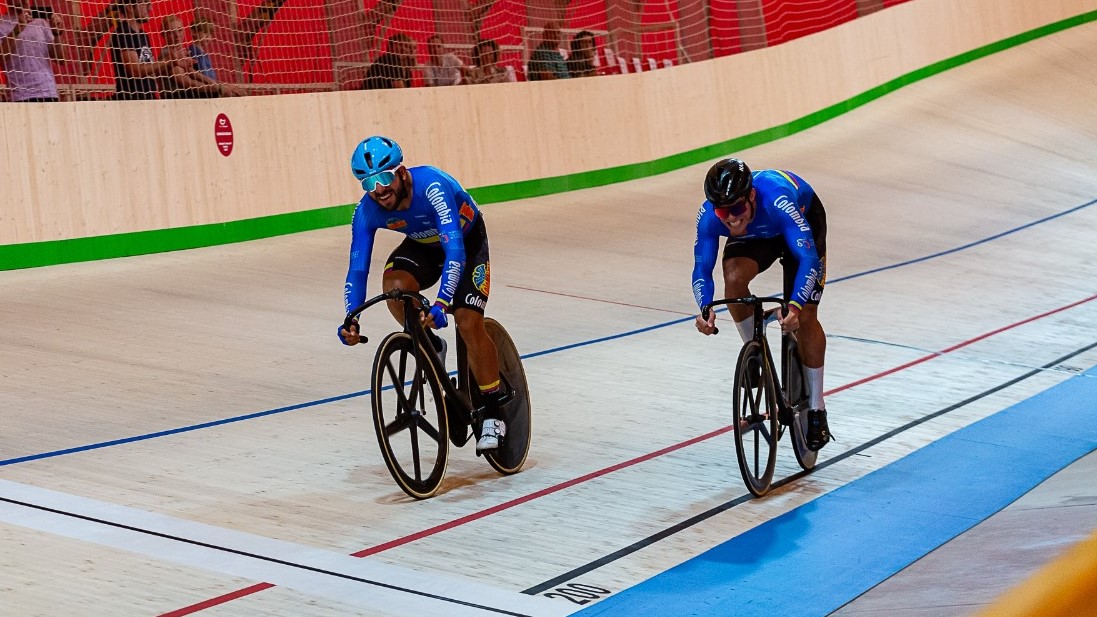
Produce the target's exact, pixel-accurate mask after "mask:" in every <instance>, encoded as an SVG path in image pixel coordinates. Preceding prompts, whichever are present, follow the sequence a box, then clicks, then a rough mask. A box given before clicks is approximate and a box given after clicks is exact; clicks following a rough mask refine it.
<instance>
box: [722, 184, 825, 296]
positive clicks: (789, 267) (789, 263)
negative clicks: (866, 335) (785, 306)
mask: <svg viewBox="0 0 1097 617" xmlns="http://www.w3.org/2000/svg"><path fill="white" fill-rule="evenodd" d="M807 222H808V226H810V227H811V236H812V239H814V241H815V250H816V251H817V252H818V253H819V268H820V269H821V270H822V272H820V273H819V278H817V279H816V280H815V287H814V289H812V290H811V295H810V296H809V300H808V304H819V299H820V298H822V296H823V286H824V285H826V282H827V213H826V210H824V209H823V202H821V201H819V196H818V195H816V196H814V197H812V200H811V207H810V208H808V211H807ZM732 257H749V258H750V259H753V260H754V261H755V262H757V263H758V271H759V272H765V270H766V268H769V267H770V266H772V265H773V262H775V261H777V260H778V259H780V260H781V265H782V267H783V268H784V294H785V297H786V298H790V297H792V285H793V284H794V283H795V282H796V270H797V269H798V268H799V267H800V260H799V259H797V258H796V255H793V254H792V253H791V252H790V251H789V250H788V245H787V244H786V243H785V238H784V236H776V237H773V238H749V239H744V240H740V239H738V238H728V241H727V243H726V244H724V259H725V260H726V259H731V258H732Z"/></svg>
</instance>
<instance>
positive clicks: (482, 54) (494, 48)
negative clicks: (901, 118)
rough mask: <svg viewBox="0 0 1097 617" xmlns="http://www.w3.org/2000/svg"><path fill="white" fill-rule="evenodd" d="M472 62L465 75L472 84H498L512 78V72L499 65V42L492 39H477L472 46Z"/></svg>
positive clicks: (466, 79)
mask: <svg viewBox="0 0 1097 617" xmlns="http://www.w3.org/2000/svg"><path fill="white" fill-rule="evenodd" d="M472 62H473V65H472V66H470V67H469V68H468V72H467V74H466V76H465V81H466V82H468V83H470V84H497V83H502V82H504V81H510V80H511V77H510V73H508V72H507V70H506V69H504V68H503V67H501V66H499V44H498V43H496V42H495V41H494V40H492V39H485V40H483V41H477V43H476V46H475V47H473V48H472Z"/></svg>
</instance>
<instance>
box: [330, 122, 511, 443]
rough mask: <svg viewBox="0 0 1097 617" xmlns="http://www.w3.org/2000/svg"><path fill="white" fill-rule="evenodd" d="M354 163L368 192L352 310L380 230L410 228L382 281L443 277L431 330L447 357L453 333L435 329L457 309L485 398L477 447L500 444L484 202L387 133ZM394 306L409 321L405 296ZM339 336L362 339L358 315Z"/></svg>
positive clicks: (346, 293) (359, 151) (421, 284)
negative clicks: (412, 163) (410, 156)
mask: <svg viewBox="0 0 1097 617" xmlns="http://www.w3.org/2000/svg"><path fill="white" fill-rule="evenodd" d="M350 166H351V171H352V172H353V173H354V176H355V177H356V178H357V179H358V180H359V181H360V182H361V183H362V188H363V189H365V191H366V194H365V195H363V196H362V199H361V200H360V201H359V202H358V207H357V208H355V210H354V217H353V219H352V221H351V245H350V268H349V269H348V271H347V282H346V286H345V287H344V288H343V302H344V304H345V305H346V310H347V311H350V310H352V309H353V308H355V307H357V306H358V305H360V304H361V303H362V302H363V301H364V300H365V296H366V279H367V278H368V276H369V266H370V257H371V255H372V253H373V238H374V234H375V232H376V231H377V230H378V229H391V230H393V231H397V232H399V233H402V234H404V235H405V236H407V238H405V239H404V241H403V242H402V243H401V244H400V245H399V246H397V247H396V248H395V249H394V250H393V251H392V254H391V255H389V258H388V261H387V262H386V264H387V265H386V266H385V272H384V275H383V276H382V279H381V287H382V289H383V291H384V292H388V291H391V290H393V289H402V290H404V291H414V292H418V291H420V290H421V289H423V288H425V287H430V286H432V285H434V284H435V283H436V282H438V280H439V279H441V281H442V282H441V285H440V286H439V288H438V296H437V298H438V299H437V300H436V301H435V302H434V305H433V306H432V307H431V308H430V310H429V311H428V312H426V313H424V314H423V320H424V324H425V325H426V326H427V328H428V330H427V334H428V336H430V337H431V342H432V343H433V344H434V347H435V349H436V350H437V351H438V352H439V354H441V355H442V361H443V362H445V347H446V345H445V341H444V340H443V339H442V338H441V337H439V336H438V335H437V334H435V333H434V332H432V331H431V330H430V329H431V328H444V327H446V325H447V324H448V319H447V315H448V314H452V315H453V317H454V321H455V322H456V323H457V329H458V330H460V332H461V338H462V339H463V340H464V341H465V345H466V348H467V351H468V361H469V366H470V367H471V368H472V374H473V376H474V377H475V378H476V383H477V384H478V385H479V387H480V392H481V393H482V394H483V396H482V400H483V401H484V404H485V407H484V409H483V411H482V415H481V419H482V424H481V427H480V432H479V440H478V441H477V442H476V451H477V452H483V451H485V450H493V449H495V448H498V447H499V438H500V437H502V436H503V435H504V434H505V433H506V425H505V424H504V422H503V420H501V419H500V413H499V407H500V405H501V404H502V402H503V400H504V398H505V397H506V395H507V394H509V393H506V392H504V388H503V386H502V383H501V381H500V379H499V360H498V356H497V355H496V350H495V344H494V343H493V342H492V340H491V337H489V336H488V333H487V330H486V329H485V327H484V309H485V307H486V306H487V302H488V292H489V287H490V281H491V270H490V266H489V264H488V234H487V228H486V226H485V225H484V219H483V216H482V215H481V214H480V210H479V209H478V208H477V207H476V202H475V201H473V199H472V196H470V195H469V194H468V191H466V190H465V189H464V188H463V187H462V186H461V184H460V183H458V182H457V180H455V179H453V177H452V176H450V175H449V174H447V173H446V172H444V171H442V170H440V169H438V168H437V167H431V166H428V165H423V166H419V167H405V166H404V154H403V151H402V150H401V149H400V146H399V145H398V144H397V143H396V142H395V141H393V140H391V139H388V138H387V137H380V136H373V137H369V138H367V139H364V140H362V142H361V143H359V144H358V146H357V147H356V148H355V149H354V153H353V154H352V155H351V159H350ZM389 311H390V312H391V313H392V315H393V317H395V318H396V321H397V322H400V323H403V308H402V306H401V305H400V304H399V303H398V302H396V301H392V302H389ZM339 340H341V341H342V342H343V344H344V345H357V344H358V343H359V342H360V340H361V337H360V335H359V330H358V327H357V323H355V325H352V326H351V329H350V330H347V329H346V328H344V327H343V326H340V327H339Z"/></svg>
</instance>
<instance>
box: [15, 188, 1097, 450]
mask: <svg viewBox="0 0 1097 617" xmlns="http://www.w3.org/2000/svg"><path fill="white" fill-rule="evenodd" d="M1094 204H1097V199H1094V200H1091V201H1088V202H1086V203H1084V204H1081V205H1079V206H1074V207H1073V208H1070V209H1067V210H1064V211H1062V212H1059V213H1057V214H1052V215H1050V216H1045V217H1044V218H1041V219H1037V220H1035V221H1032V222H1029V223H1026V224H1024V225H1020V226H1018V227H1014V228H1013V229H1009V230H1007V231H1003V232H1001V233H997V234H994V235H992V236H987V237H986V238H983V239H982V240H976V241H975V242H969V243H968V244H964V245H962V246H958V247H956V248H952V249H948V250H946V251H940V252H938V253H933V254H931V255H926V256H924V257H919V258H916V259H910V260H907V261H902V262H899V263H896V264H891V265H888V266H882V267H879V268H873V269H871V270H866V271H864V272H859V273H857V274H851V275H849V276H844V277H839V278H835V279H831V280H828V281H827V284H828V285H833V284H835V283H840V282H842V281H848V280H850V279H855V278H859V277H862V276H867V275H869V274H876V273H879V272H884V271H887V270H894V269H896V268H901V267H903V266H909V265H911V264H916V263H920V262H923V261H928V260H930V259H935V258H937V257H943V256H945V255H949V254H952V253H956V252H959V251H963V250H966V249H969V248H972V247H975V246H978V245H980V244H985V243H987V242H990V241H992V240H997V239H999V238H1003V237H1005V236H1008V235H1010V234H1014V233H1017V232H1019V231H1022V230H1024V229H1028V228H1030V227H1035V226H1036V225H1040V224H1042V223H1046V222H1048V221H1052V220H1054V219H1057V218H1060V217H1063V216H1066V215H1068V214H1072V213H1074V212H1077V211H1079V210H1082V209H1084V208H1088V207H1090V206H1092V205H1094ZM693 319H694V318H693V317H683V318H681V319H675V320H673V321H668V322H664V323H660V324H656V325H654V326H648V327H645V328H639V329H636V330H629V331H628V332H622V333H620V334H613V335H610V336H603V337H601V338H596V339H591V340H589V341H581V342H578V343H572V344H570V345H562V346H560V347H553V348H551V349H545V350H542V351H535V352H531V353H528V354H526V355H524V356H522V358H523V359H530V358H536V357H538V356H544V355H548V354H553V353H558V352H561V351H567V350H569V349H576V348H578V347H585V346H587V345H594V344H596V343H604V342H606V341H612V340H614V339H619V338H624V337H626V336H633V335H636V334H642V333H644V332H650V331H652V330H658V329H660V328H666V327H669V326H673V325H677V324H680V323H684V322H687V321H692V320H693ZM369 393H370V391H369V390H363V391H360V392H352V393H350V394H342V395H339V396H332V397H329V398H324V399H319V400H316V401H310V402H307V403H300V404H297V405H289V406H286V407H278V408H276V409H269V410H267V411H259V412H255V413H250V414H245V415H242V416H233V417H231V418H224V419H222V420H214V421H211V422H203V423H201V424H193V425H191V426H182V427H179V428H174V429H169V430H166V431H157V432H155V433H147V434H145V435H136V436H134V437H125V438H123V439H113V440H111V441H103V442H99V443H93V444H88V445H84V446H77V447H74V448H66V449H64V450H54V451H52V452H42V453H39V454H31V455H28V456H20V457H17V458H11V459H6V460H0V467H3V466H5V465H15V464H17V463H25V462H28V461H35V460H40V459H44V458H52V457H55V456H63V455H66V454H75V453H77V452H86V451H88V450H97V449H99V448H107V447H110V446H117V445H122V444H127V443H133V442H136V441H144V440H146V439H154V438H157V437H166V436H168V435H176V434H179V433H186V432H190V431H197V430H199V429H205V428H211V427H215V426H221V425H223V424H232V423H234V422H242V421H244V420H252V419H255V418H261V417H263V416H270V415H274V414H279V413H284V412H287V411H295V410H298V409H306V408H309V407H316V406H318V405H324V404H327V403H334V402H337V401H342V400H346V399H350V398H355V397H358V396H364V395H367V394H369Z"/></svg>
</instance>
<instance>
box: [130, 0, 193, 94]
mask: <svg viewBox="0 0 1097 617" xmlns="http://www.w3.org/2000/svg"><path fill="white" fill-rule="evenodd" d="M119 4H120V5H121V7H122V14H121V19H119V20H118V25H117V26H115V28H114V34H112V35H111V37H110V56H111V60H112V61H113V62H114V98H115V99H117V100H135V99H153V98H156V78H157V77H164V76H168V75H171V74H172V73H173V72H174V71H175V67H179V68H182V69H183V70H190V69H191V68H193V67H194V60H192V59H191V58H189V57H187V58H183V59H179V60H161V61H159V62H157V61H156V60H153V56H152V47H151V46H150V45H149V36H148V35H147V34H145V30H144V26H145V24H147V23H148V22H149V0H120V2H119Z"/></svg>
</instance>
